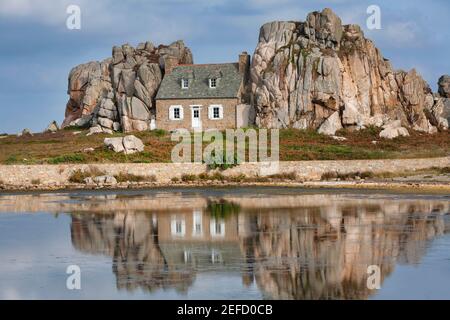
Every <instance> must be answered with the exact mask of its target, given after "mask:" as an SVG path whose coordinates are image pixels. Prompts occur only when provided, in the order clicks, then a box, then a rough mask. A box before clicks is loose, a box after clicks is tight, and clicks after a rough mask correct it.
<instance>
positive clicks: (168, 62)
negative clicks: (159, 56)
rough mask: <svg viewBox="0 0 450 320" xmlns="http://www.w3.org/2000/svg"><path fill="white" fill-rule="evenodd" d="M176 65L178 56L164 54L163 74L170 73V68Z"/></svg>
mask: <svg viewBox="0 0 450 320" xmlns="http://www.w3.org/2000/svg"><path fill="white" fill-rule="evenodd" d="M176 66H178V58H177V57H172V56H165V57H164V72H165V74H166V75H167V74H170V73H172V70H173V69H174V68H175V67H176Z"/></svg>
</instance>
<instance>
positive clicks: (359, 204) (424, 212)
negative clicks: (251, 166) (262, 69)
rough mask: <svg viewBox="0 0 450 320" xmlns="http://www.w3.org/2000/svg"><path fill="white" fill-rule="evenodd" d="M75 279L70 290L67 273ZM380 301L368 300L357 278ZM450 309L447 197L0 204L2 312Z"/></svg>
mask: <svg viewBox="0 0 450 320" xmlns="http://www.w3.org/2000/svg"><path fill="white" fill-rule="evenodd" d="M70 265H77V266H79V267H80V269H81V286H82V287H81V290H68V289H67V287H66V280H67V277H68V274H66V268H67V267H68V266H70ZM373 265H374V266H378V267H379V268H380V270H381V279H380V280H381V288H380V289H379V290H372V289H369V288H368V287H367V279H368V276H369V275H368V273H367V268H368V266H373ZM51 298H59V299H89V298H94V299H297V300H301V299H450V197H449V196H445V195H443V196H442V195H441V196H440V195H418V194H389V193H385V192H376V191H372V192H365V191H344V190H341V191H339V190H329V191H327V190H321V191H317V190H304V189H292V188H252V189H250V188H240V189H239V188H238V189H236V188H234V189H231V188H230V189H228V188H224V189H157V190H151V191H150V190H149V191H109V192H99V191H95V192H87V191H83V192H68V193H41V194H38V193H33V194H0V299H51Z"/></svg>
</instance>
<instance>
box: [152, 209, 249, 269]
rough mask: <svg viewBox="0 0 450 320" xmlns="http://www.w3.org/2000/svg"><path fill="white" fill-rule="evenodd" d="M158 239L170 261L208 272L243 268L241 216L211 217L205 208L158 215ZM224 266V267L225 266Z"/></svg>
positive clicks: (173, 263) (170, 262)
mask: <svg viewBox="0 0 450 320" xmlns="http://www.w3.org/2000/svg"><path fill="white" fill-rule="evenodd" d="M157 220H158V225H157V228H158V235H159V237H158V239H159V245H160V248H161V251H162V252H163V254H164V256H165V257H166V259H167V261H168V263H169V264H172V265H182V264H186V265H190V266H192V267H193V268H195V269H196V270H202V271H208V270H209V266H212V265H213V266H214V271H218V269H223V268H225V269H230V268H234V267H235V268H239V263H240V259H239V257H240V256H241V252H240V248H239V236H238V224H237V216H236V215H235V216H230V217H228V218H227V219H224V218H222V217H214V216H211V215H210V213H209V212H204V211H203V209H194V210H192V211H191V212H180V213H171V214H161V215H159V216H158V219H157ZM221 266H222V267H221Z"/></svg>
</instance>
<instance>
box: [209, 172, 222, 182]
mask: <svg viewBox="0 0 450 320" xmlns="http://www.w3.org/2000/svg"><path fill="white" fill-rule="evenodd" d="M210 179H211V180H216V181H225V176H224V175H223V174H221V173H220V172H214V174H212V175H211V176H210Z"/></svg>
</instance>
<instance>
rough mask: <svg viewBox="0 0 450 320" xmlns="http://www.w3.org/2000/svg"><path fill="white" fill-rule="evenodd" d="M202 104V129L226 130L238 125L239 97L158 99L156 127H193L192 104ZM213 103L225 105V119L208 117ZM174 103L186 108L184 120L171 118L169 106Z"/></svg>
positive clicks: (169, 128)
mask: <svg viewBox="0 0 450 320" xmlns="http://www.w3.org/2000/svg"><path fill="white" fill-rule="evenodd" d="M194 104H195V105H199V106H202V107H201V110H200V119H201V122H202V129H203V130H206V129H218V130H225V129H230V128H235V127H236V105H237V104H238V99H236V98H232V99H177V100H157V101H156V127H157V129H163V130H168V131H171V130H176V129H182V128H183V129H188V130H191V129H192V114H191V112H192V111H191V107H190V106H191V105H194ZM211 104H221V105H222V107H223V119H220V120H211V119H209V118H208V107H209V106H210V105H211ZM172 105H181V106H182V107H183V110H184V112H183V113H184V118H183V119H182V120H170V119H169V108H170V106H172Z"/></svg>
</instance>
